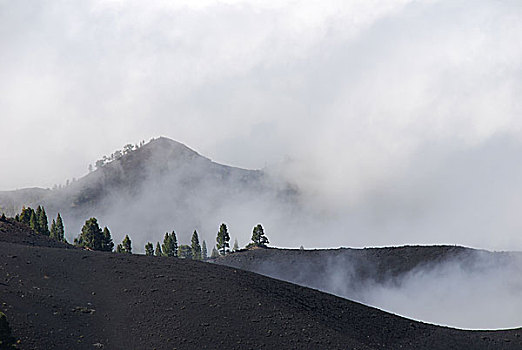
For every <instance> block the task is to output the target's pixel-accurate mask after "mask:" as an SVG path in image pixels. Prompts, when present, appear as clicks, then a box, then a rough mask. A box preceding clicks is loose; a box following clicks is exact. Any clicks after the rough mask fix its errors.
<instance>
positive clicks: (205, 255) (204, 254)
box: [201, 241, 208, 260]
mask: <svg viewBox="0 0 522 350" xmlns="http://www.w3.org/2000/svg"><path fill="white" fill-rule="evenodd" d="M201 258H202V259H203V260H206V259H207V258H208V253H207V242H205V241H203V244H202V245H201Z"/></svg>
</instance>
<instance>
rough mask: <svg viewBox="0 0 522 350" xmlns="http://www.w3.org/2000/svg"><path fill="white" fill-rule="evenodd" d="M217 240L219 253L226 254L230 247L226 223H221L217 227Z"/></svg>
mask: <svg viewBox="0 0 522 350" xmlns="http://www.w3.org/2000/svg"><path fill="white" fill-rule="evenodd" d="M216 241H217V249H218V250H219V252H220V253H221V255H226V253H227V251H228V249H227V248H229V247H230V243H229V242H230V235H229V234H228V229H227V225H226V224H221V226H220V227H219V231H218V234H217V237H216Z"/></svg>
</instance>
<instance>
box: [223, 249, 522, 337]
mask: <svg viewBox="0 0 522 350" xmlns="http://www.w3.org/2000/svg"><path fill="white" fill-rule="evenodd" d="M213 262H214V263H216V264H220V265H226V266H230V267H234V268H240V269H243V270H247V271H252V272H256V273H260V274H263V275H265V276H269V277H272V278H277V279H280V280H284V281H288V282H292V283H296V284H299V285H302V286H307V287H311V288H315V289H318V290H321V291H324V292H328V293H332V294H335V295H338V296H342V297H345V298H348V299H350V300H356V301H359V302H363V303H366V304H368V305H372V306H376V307H379V308H382V309H384V310H388V311H392V312H394V313H398V314H400V315H404V316H407V317H414V318H416V319H421V320H424V321H426V322H433V323H440V324H447V325H452V326H455V327H464V328H480V329H484V328H509V327H517V326H520V325H521V324H522V317H521V316H520V313H518V312H513V310H519V309H520V307H522V301H521V300H520V294H519V286H520V285H521V283H522V277H521V276H522V274H521V273H522V253H518V252H489V251H485V250H477V249H471V248H465V247H459V246H403V247H384V248H364V249H352V248H340V249H317V250H299V249H276V248H268V249H262V248H260V249H252V250H246V251H240V252H237V253H232V254H229V255H227V256H225V257H219V258H217V259H213Z"/></svg>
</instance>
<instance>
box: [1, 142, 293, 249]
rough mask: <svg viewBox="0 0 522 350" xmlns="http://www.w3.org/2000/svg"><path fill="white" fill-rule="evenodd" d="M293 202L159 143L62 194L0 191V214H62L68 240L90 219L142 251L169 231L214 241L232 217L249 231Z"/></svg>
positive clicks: (236, 171) (237, 172)
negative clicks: (203, 234)
mask: <svg viewBox="0 0 522 350" xmlns="http://www.w3.org/2000/svg"><path fill="white" fill-rule="evenodd" d="M297 196H298V192H297V191H296V189H295V188H294V187H292V186H291V185H289V184H287V183H284V182H280V181H277V180H276V179H273V178H271V177H269V176H268V175H267V174H265V173H264V172H262V171H259V170H245V169H240V168H235V167H230V166H226V165H221V164H218V163H215V162H213V161H211V160H210V159H208V158H206V157H204V156H201V155H200V154H198V153H197V152H195V151H193V150H191V149H190V148H188V147H186V146H185V145H183V144H181V143H179V142H176V141H173V140H171V139H168V138H165V137H160V138H157V139H153V140H152V141H150V142H149V143H147V144H145V145H143V146H142V147H139V148H137V149H135V150H133V151H130V152H128V153H127V154H125V155H123V156H121V157H119V158H118V159H115V160H113V161H111V162H109V163H107V164H106V165H104V166H101V167H100V168H98V169H97V170H95V171H93V172H91V173H89V174H88V175H86V176H84V177H82V178H80V179H78V180H77V181H74V182H72V183H71V184H69V185H68V186H66V187H64V188H60V189H55V190H45V189H41V188H30V189H22V190H18V191H7V192H0V211H5V212H6V213H7V215H14V214H15V213H16V212H19V211H20V209H21V207H22V206H31V207H36V206H37V205H44V206H45V208H46V211H47V213H48V214H49V217H52V216H54V215H56V213H57V212H60V213H61V214H62V216H63V217H64V220H65V224H66V231H67V232H68V236H69V237H68V238H69V239H71V238H72V237H71V236H76V235H77V233H79V230H80V227H81V224H82V223H83V222H84V221H85V220H86V219H87V218H89V217H91V216H96V217H97V218H99V219H100V221H101V223H102V224H103V225H108V226H110V228H111V229H112V230H113V231H114V232H115V236H116V237H115V238H116V239H119V238H120V236H121V237H122V236H124V235H125V234H129V235H131V237H133V236H134V238H136V243H137V244H138V245H139V246H142V245H143V244H144V243H145V242H146V241H147V240H154V239H156V240H157V239H159V238H160V237H161V236H162V234H163V233H164V232H165V231H172V230H173V229H176V230H179V231H181V232H187V234H190V233H192V231H193V230H194V229H196V228H197V229H199V230H203V231H206V230H212V235H214V231H215V230H216V228H217V226H218V225H219V224H220V223H221V222H222V221H226V220H231V219H234V218H236V217H238V220H251V221H252V225H254V224H255V223H257V221H258V220H260V219H262V216H263V215H262V213H263V211H265V210H266V208H270V207H271V206H272V204H271V203H273V202H277V203H279V205H285V203H292V205H295V203H296V198H297ZM2 208H3V209H2ZM238 209H239V210H238ZM247 209H248V210H247ZM249 215H250V217H248V216H249Z"/></svg>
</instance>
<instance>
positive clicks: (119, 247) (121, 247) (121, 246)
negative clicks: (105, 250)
mask: <svg viewBox="0 0 522 350" xmlns="http://www.w3.org/2000/svg"><path fill="white" fill-rule="evenodd" d="M116 253H125V250H124V249H123V245H122V244H121V243H120V244H118V245H117V246H116Z"/></svg>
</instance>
